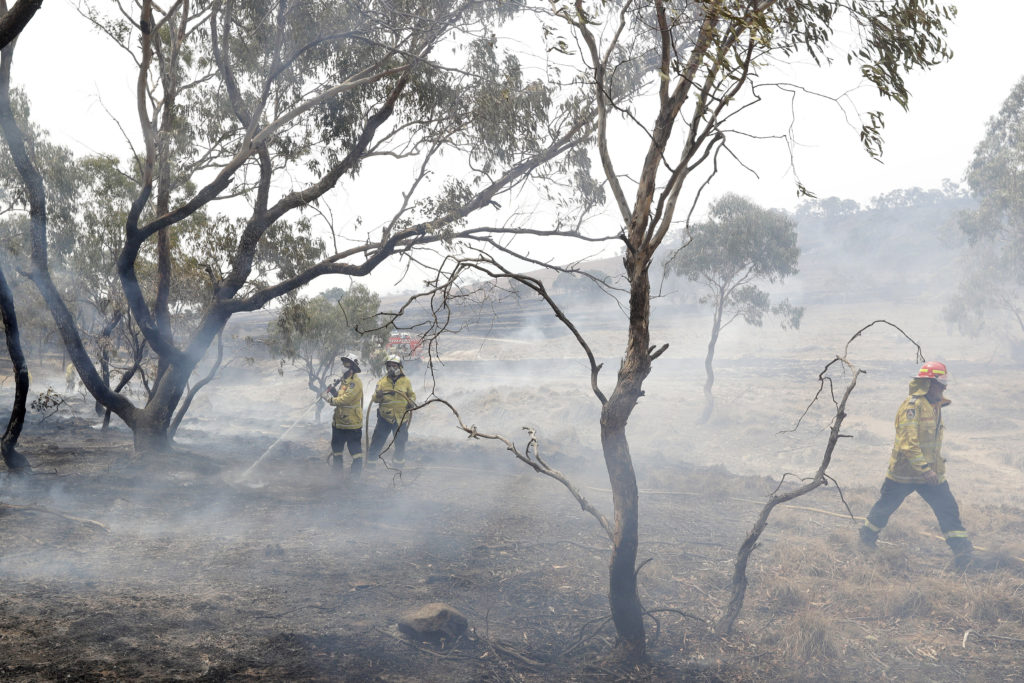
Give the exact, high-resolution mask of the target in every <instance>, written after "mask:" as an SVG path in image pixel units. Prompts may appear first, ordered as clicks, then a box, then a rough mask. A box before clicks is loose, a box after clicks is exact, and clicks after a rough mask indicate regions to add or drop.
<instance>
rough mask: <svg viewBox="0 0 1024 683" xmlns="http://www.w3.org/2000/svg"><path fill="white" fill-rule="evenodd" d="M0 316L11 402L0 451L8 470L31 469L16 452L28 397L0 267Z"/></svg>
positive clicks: (11, 302) (24, 368) (9, 296)
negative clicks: (8, 364)
mask: <svg viewBox="0 0 1024 683" xmlns="http://www.w3.org/2000/svg"><path fill="white" fill-rule="evenodd" d="M0 317H2V319H3V322H4V336H5V337H6V338H7V353H8V354H9V355H10V357H11V363H12V364H13V365H14V404H13V405H12V406H11V418H10V419H9V420H8V421H7V429H6V430H5V431H4V435H3V438H2V439H0V453H2V454H3V458H4V464H5V465H7V469H9V470H11V471H12V472H28V471H31V467H29V464H28V459H27V458H26V457H25V456H24V455H22V454H21V453H19V452H18V451H17V450H16V449H15V446H17V445H18V437H20V436H21V428H22V427H23V426H24V425H25V403H26V400H27V399H28V385H29V380H28V364H27V363H26V362H25V354H24V353H23V352H22V350H21V335H20V333H19V331H18V316H17V315H16V314H15V311H14V296H13V294H12V292H11V288H10V287H9V286H8V284H7V278H5V277H4V273H3V269H0Z"/></svg>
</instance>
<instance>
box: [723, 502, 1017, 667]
mask: <svg viewBox="0 0 1024 683" xmlns="http://www.w3.org/2000/svg"><path fill="white" fill-rule="evenodd" d="M873 495H874V492H873V491H870V490H869V491H863V492H862V491H854V492H851V494H850V496H849V499H850V500H851V501H852V503H851V504H852V505H853V507H854V509H855V510H864V509H866V506H867V505H869V504H870V503H869V502H868V501H870V500H871V499H872V497H873ZM798 502H799V501H798ZM908 503H910V505H909V506H908V508H909V509H908V510H907V511H904V510H903V509H901V511H900V513H899V514H898V515H897V516H896V517H894V518H893V520H892V522H891V523H890V526H889V527H888V528H886V530H885V532H884V533H883V535H882V539H881V542H880V543H879V547H878V549H877V550H875V551H869V550H864V549H862V548H861V547H860V545H859V543H858V539H857V524H856V523H854V522H851V521H849V520H845V521H844V520H842V519H841V518H838V517H836V516H835V515H834V514H822V512H831V511H830V510H828V511H825V510H823V511H819V512H815V511H813V506H810V505H808V506H807V507H811V508H812V509H811V510H795V509H788V510H779V511H778V513H777V514H776V515H774V516H773V518H772V521H771V523H770V525H769V529H768V531H767V532H766V534H765V536H764V537H763V539H762V540H763V542H762V544H761V547H760V548H758V550H756V551H755V553H754V555H753V557H752V560H751V564H750V568H749V571H748V578H749V579H750V586H749V588H748V592H747V603H746V608H745V612H744V614H745V620H744V623H743V625H742V626H741V629H740V630H741V632H742V636H743V638H744V639H746V640H747V642H749V643H750V645H748V647H749V648H754V649H757V648H760V649H761V650H762V651H763V652H766V653H769V654H768V655H766V656H767V657H770V659H771V661H772V666H773V668H774V671H775V672H776V674H777V677H778V678H783V679H787V680H817V679H829V680H868V679H870V678H879V679H883V680H884V679H886V678H899V679H901V680H943V681H944V680H965V679H966V680H986V679H987V678H988V676H989V675H991V674H992V672H993V671H998V672H1002V671H1004V670H1007V671H1017V672H1018V674H1019V672H1020V671H1022V670H1024V658H1022V655H1021V654H1020V652H1021V649H1020V648H1021V646H1022V644H1024V562H1021V561H1020V560H1019V559H1017V558H1018V557H1020V556H1021V553H1020V552H1019V551H1020V548H1019V547H1018V546H1016V545H1012V544H1011V543H1008V544H1007V545H1006V546H1005V547H1002V548H998V549H994V550H986V551H979V552H977V553H976V560H975V562H974V565H973V566H972V568H970V569H969V570H968V571H967V572H966V573H962V572H958V571H955V570H954V568H953V567H952V566H951V559H952V555H951V553H950V552H949V550H948V548H947V547H946V545H945V543H943V541H942V540H941V538H939V537H937V533H936V532H937V530H936V529H935V528H934V526H935V523H934V519H933V518H932V517H931V512H930V510H928V509H927V507H925V506H923V503H920V502H919V501H908ZM919 508H923V509H919ZM915 512H921V513H927V514H912V513H915ZM974 512H975V513H976V514H977V513H978V512H979V511H977V510H975V511H974ZM753 514H754V513H753V511H752V513H751V515H752V516H753ZM977 517H978V522H979V523H978V525H977V526H978V527H979V534H978V535H979V536H981V537H982V539H981V540H982V541H987V540H989V539H994V538H998V539H1015V538H1017V537H1019V534H1018V533H1017V531H1018V530H1019V528H1020V524H1021V513H1020V511H1019V510H1017V509H1014V508H995V509H991V510H985V514H984V515H982V514H977ZM982 520H983V521H982ZM979 545H981V543H979ZM763 665H764V662H763V661H762V662H761V668H760V669H758V670H757V671H755V670H753V669H752V670H750V671H748V672H747V673H746V675H748V676H750V677H751V678H755V677H756V676H757V675H759V673H763V671H764V669H763ZM915 667H918V668H915ZM908 672H913V673H908ZM972 672H974V673H972ZM980 672H985V673H980ZM1010 678H1011V679H1012V678H1013V676H1012V675H1011V677H1010Z"/></svg>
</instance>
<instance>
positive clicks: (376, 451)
mask: <svg viewBox="0 0 1024 683" xmlns="http://www.w3.org/2000/svg"><path fill="white" fill-rule="evenodd" d="M392 434H393V435H394V445H395V457H394V463H395V464H396V465H404V464H405V444H407V443H408V442H409V420H408V419H406V421H405V422H404V423H403V424H400V425H399V424H395V423H394V422H388V421H387V420H385V419H383V418H381V417H380V416H379V415H378V416H377V424H376V426H374V428H373V436H371V437H370V463H368V464H372V463H374V462H376V461H377V458H378V457H379V456H380V454H381V452H382V451H383V450H384V445H385V444H386V443H387V442H388V440H389V439H390V438H391V435H392Z"/></svg>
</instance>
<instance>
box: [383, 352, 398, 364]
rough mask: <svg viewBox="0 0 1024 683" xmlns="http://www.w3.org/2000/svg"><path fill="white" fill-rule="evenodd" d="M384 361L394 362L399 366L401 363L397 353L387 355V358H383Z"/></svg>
mask: <svg viewBox="0 0 1024 683" xmlns="http://www.w3.org/2000/svg"><path fill="white" fill-rule="evenodd" d="M384 363H385V364H387V363H395V364H396V365H398V366H399V367H401V365H402V357H401V356H399V355H397V354H394V353H392V354H391V355H390V356H388V357H387V358H385V359H384Z"/></svg>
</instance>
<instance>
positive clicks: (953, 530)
mask: <svg viewBox="0 0 1024 683" xmlns="http://www.w3.org/2000/svg"><path fill="white" fill-rule="evenodd" d="M947 381H948V371H947V369H946V366H945V365H944V364H942V363H939V362H937V361H930V362H928V363H925V364H924V365H922V366H921V368H920V369H919V370H918V372H917V375H916V376H915V377H914V378H912V379H911V380H910V395H909V396H908V397H907V398H906V400H904V401H903V403H902V405H900V408H899V410H898V411H897V412H896V440H895V443H894V444H893V448H892V455H891V457H890V458H889V470H888V471H887V472H886V475H885V480H884V481H883V483H882V491H881V495H880V496H879V499H878V502H876V503H875V505H874V506H873V507H872V508H871V512H869V513H868V516H867V519H866V520H865V522H864V526H862V527H861V528H860V540H861V543H863V544H864V545H866V546H869V547H872V548H873V547H875V542H876V541H877V539H878V534H879V532H881V531H882V529H883V528H884V527H885V525H886V523H887V522H888V521H889V517H890V516H892V514H893V513H894V512H896V510H897V509H898V508H899V506H900V505H901V504H902V503H903V501H904V500H905V499H906V497H907V496H909V495H910V494H911V493H915V492H916V493H917V494H919V495H920V496H921V497H922V498H924V500H925V502H926V503H928V505H929V506H931V508H932V511H933V512H934V513H935V517H936V518H937V519H938V521H939V527H940V528H941V529H942V533H943V535H944V536H945V538H946V543H947V544H948V545H949V548H950V549H951V550H952V551H953V558H954V562H955V564H956V566H957V567H958V568H960V569H963V568H966V567H967V565H968V563H969V562H970V559H971V552H972V550H973V548H972V546H971V541H970V539H969V538H968V537H967V531H965V530H964V525H963V523H961V521H960V508H959V507H958V506H957V503H956V499H955V498H954V497H953V493H952V491H950V490H949V483H948V482H947V481H946V461H945V460H944V459H943V458H942V453H941V451H942V432H943V429H944V428H943V425H942V408H943V407H945V406H947V405H949V403H950V401H949V399H947V398H945V397H943V392H944V391H945V389H946V383H947Z"/></svg>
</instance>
